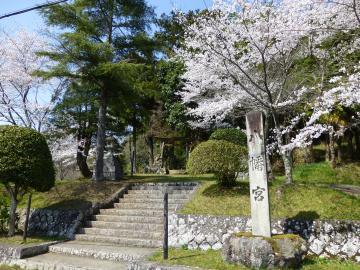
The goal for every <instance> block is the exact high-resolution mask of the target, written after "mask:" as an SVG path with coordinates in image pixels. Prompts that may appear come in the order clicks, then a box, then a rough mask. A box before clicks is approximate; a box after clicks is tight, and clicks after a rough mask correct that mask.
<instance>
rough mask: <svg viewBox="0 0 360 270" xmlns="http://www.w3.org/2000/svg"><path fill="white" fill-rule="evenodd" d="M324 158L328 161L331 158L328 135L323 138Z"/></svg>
mask: <svg viewBox="0 0 360 270" xmlns="http://www.w3.org/2000/svg"><path fill="white" fill-rule="evenodd" d="M325 149H326V151H325V160H326V161H330V160H331V153H330V136H327V138H326V140H325Z"/></svg>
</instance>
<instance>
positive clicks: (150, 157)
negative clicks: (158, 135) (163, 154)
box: [146, 136, 154, 170]
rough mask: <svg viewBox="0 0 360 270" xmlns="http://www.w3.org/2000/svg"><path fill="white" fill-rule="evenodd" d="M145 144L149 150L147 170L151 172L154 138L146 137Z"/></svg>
mask: <svg viewBox="0 0 360 270" xmlns="http://www.w3.org/2000/svg"><path fill="white" fill-rule="evenodd" d="M146 143H147V146H148V148H149V150H148V151H149V168H150V170H151V168H152V167H153V165H154V137H152V136H151V137H147V139H146Z"/></svg>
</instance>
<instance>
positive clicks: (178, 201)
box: [119, 197, 188, 204]
mask: <svg viewBox="0 0 360 270" xmlns="http://www.w3.org/2000/svg"><path fill="white" fill-rule="evenodd" d="M168 201H169V204H184V203H186V202H187V201H188V200H187V199H174V198H169V200H168ZM119 202H120V203H164V198H139V197H130V198H129V197H126V198H122V199H120V200H119Z"/></svg>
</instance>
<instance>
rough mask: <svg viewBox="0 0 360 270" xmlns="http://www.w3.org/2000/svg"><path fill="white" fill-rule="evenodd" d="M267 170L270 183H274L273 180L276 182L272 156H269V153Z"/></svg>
mask: <svg viewBox="0 0 360 270" xmlns="http://www.w3.org/2000/svg"><path fill="white" fill-rule="evenodd" d="M266 169H267V173H268V181H269V182H272V181H273V180H275V177H274V174H273V171H272V166H271V162H270V155H268V154H267V153H266Z"/></svg>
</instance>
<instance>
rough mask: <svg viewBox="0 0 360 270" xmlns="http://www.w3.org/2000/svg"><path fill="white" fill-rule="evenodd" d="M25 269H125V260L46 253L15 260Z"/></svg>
mask: <svg viewBox="0 0 360 270" xmlns="http://www.w3.org/2000/svg"><path fill="white" fill-rule="evenodd" d="M16 264H17V265H18V266H20V267H21V268H22V269H27V270H30V269H31V270H126V269H128V268H127V264H128V263H127V262H119V261H117V262H114V261H104V260H97V259H94V258H86V257H79V256H72V255H68V254H58V253H46V254H43V255H39V256H35V257H31V258H27V259H23V260H19V261H17V262H16Z"/></svg>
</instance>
